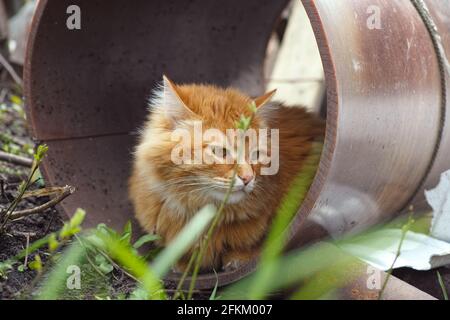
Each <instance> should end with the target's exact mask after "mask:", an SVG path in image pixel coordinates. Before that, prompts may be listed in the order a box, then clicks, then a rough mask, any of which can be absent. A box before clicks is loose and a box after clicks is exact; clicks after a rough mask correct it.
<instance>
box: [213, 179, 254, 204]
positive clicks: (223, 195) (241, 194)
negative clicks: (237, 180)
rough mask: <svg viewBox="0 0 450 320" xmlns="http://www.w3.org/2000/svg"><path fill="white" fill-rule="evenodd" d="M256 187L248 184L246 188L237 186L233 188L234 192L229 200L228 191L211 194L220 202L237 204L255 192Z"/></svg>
mask: <svg viewBox="0 0 450 320" xmlns="http://www.w3.org/2000/svg"><path fill="white" fill-rule="evenodd" d="M253 188H254V185H253V183H252V184H248V185H245V186H237V187H235V188H233V191H232V192H231V193H230V194H229V195H228V198H227V190H226V189H224V190H223V191H222V190H213V191H212V192H211V195H212V197H213V198H214V199H216V200H218V201H225V200H227V203H228V204H235V203H238V202H240V201H242V200H244V199H245V198H246V197H247V196H248V195H249V194H250V193H251V192H252V191H253Z"/></svg>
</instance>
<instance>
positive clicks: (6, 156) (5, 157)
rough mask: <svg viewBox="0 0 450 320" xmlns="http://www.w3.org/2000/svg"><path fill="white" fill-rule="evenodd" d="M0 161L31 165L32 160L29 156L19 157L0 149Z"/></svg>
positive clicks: (24, 165) (25, 165) (23, 165)
mask: <svg viewBox="0 0 450 320" xmlns="http://www.w3.org/2000/svg"><path fill="white" fill-rule="evenodd" d="M0 161H5V162H9V163H12V164H16V165H19V166H22V167H31V166H32V165H33V160H31V159H29V158H25V157H21V156H18V155H15V154H12V153H7V152H4V151H0Z"/></svg>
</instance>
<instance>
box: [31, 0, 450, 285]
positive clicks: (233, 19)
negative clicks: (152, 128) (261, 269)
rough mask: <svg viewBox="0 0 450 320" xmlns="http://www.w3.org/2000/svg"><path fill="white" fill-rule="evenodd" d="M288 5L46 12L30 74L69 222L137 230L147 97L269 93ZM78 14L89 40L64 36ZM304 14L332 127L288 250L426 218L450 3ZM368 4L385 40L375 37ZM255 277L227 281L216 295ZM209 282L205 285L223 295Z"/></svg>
mask: <svg viewBox="0 0 450 320" xmlns="http://www.w3.org/2000/svg"><path fill="white" fill-rule="evenodd" d="M287 3H288V0H280V1H268V0H267V1H261V0H248V1H237V0H230V1H226V2H223V1H222V2H220V10H219V3H218V1H209V0H194V1H175V0H171V1H167V0H158V1H145V0H135V1H133V4H130V3H129V2H126V1H120V0H109V1H105V0H77V1H67V0H58V1H50V0H40V1H39V3H38V7H37V11H36V13H35V16H34V19H33V23H32V27H31V35H30V39H29V43H28V49H27V58H26V65H25V75H24V78H25V96H26V104H27V118H28V121H29V125H30V128H31V131H32V134H33V136H34V138H35V139H36V140H38V141H42V142H45V143H46V144H48V145H49V147H50V151H49V154H48V157H47V160H46V161H45V163H44V165H43V168H42V169H43V174H44V176H45V178H46V181H47V183H49V184H51V185H60V184H70V185H74V186H76V187H77V190H78V191H77V193H76V194H75V195H74V196H72V197H70V198H69V199H67V200H66V201H65V202H64V203H63V205H62V207H63V209H64V211H65V212H66V213H68V214H71V213H72V212H74V210H75V209H76V208H77V207H80V206H82V207H83V208H84V209H86V210H87V211H88V216H87V224H88V225H89V226H93V225H96V224H97V223H100V222H104V223H108V224H110V225H112V226H115V227H118V228H119V227H121V226H122V225H123V224H124V223H125V222H126V221H127V220H129V219H130V218H132V209H131V207H130V205H129V203H128V200H127V179H128V175H129V168H130V155H131V151H132V149H133V146H134V144H135V139H136V135H135V134H134V133H135V132H136V130H137V128H138V127H139V126H140V125H141V124H142V121H143V119H144V118H145V116H146V112H147V111H146V100H147V97H148V95H149V93H150V90H151V88H152V87H153V86H154V84H155V83H156V82H158V81H160V78H161V75H162V74H163V73H167V74H170V76H171V77H172V78H173V79H175V80H176V81H179V82H208V83H214V84H218V85H221V86H235V87H238V88H240V89H242V90H244V91H245V92H247V93H249V94H250V95H257V94H260V93H262V92H263V90H264V79H263V65H264V59H265V53H266V46H267V42H268V39H269V36H270V34H271V32H272V30H273V28H274V26H275V24H276V21H277V19H278V17H279V15H280V13H281V11H282V10H283V8H284V7H285V6H286V5H287ZM71 4H77V5H78V6H79V7H80V8H81V10H82V28H81V30H69V29H68V28H66V27H65V24H66V18H67V14H66V8H67V7H68V6H69V5H71ZM303 4H304V6H305V9H306V11H307V14H308V17H309V19H310V21H311V24H312V27H313V29H314V33H315V37H316V41H317V44H318V46H319V50H320V54H321V58H322V63H323V68H324V71H325V77H326V95H327V125H326V138H325V144H324V150H323V154H322V157H321V161H320V165H319V169H318V172H317V174H316V178H315V180H314V182H313V185H312V187H311V189H310V190H309V193H308V195H307V198H306V199H305V201H304V203H303V205H302V206H301V208H300V209H299V212H298V214H297V216H296V218H295V219H294V221H293V223H292V227H291V245H293V246H295V245H298V244H299V243H301V242H303V241H304V240H305V238H307V237H312V238H314V237H316V238H317V237H320V236H323V235H324V234H330V235H332V236H340V235H343V234H347V233H349V232H357V231H359V230H363V229H364V228H367V227H369V226H372V225H374V224H376V223H378V222H380V221H384V220H386V219H389V218H391V217H393V216H394V215H395V214H397V213H398V212H401V211H402V210H404V209H405V208H406V207H408V205H410V204H415V205H417V206H422V205H424V197H423V190H424V189H425V188H430V187H433V186H434V185H436V184H437V181H438V178H439V175H440V173H441V172H443V171H445V170H448V169H450V160H449V159H450V129H449V124H450V113H449V112H448V109H449V103H450V102H449V101H450V98H449V96H448V95H449V91H450V87H449V80H450V79H449V63H448V61H449V59H448V57H450V3H448V2H445V1H440V0H424V1H423V3H422V5H423V6H424V7H425V9H426V10H425V12H424V11H421V10H419V9H420V8H417V7H416V6H415V5H414V2H413V1H412V0H396V1H386V0H343V1H334V0H303ZM371 6H376V7H377V8H379V10H380V13H381V15H380V17H381V23H382V25H381V28H380V29H369V28H368V27H367V19H368V14H367V12H368V8H369V7H371ZM422 9H424V8H422ZM424 17H425V18H426V17H428V18H429V19H431V21H432V22H433V23H434V26H435V32H431V28H430V25H429V24H428V25H427V23H426V21H427V20H426V19H424ZM428 23H429V21H428ZM433 30H434V29H433ZM305 226H308V227H305ZM311 230H315V231H317V230H319V231H320V232H311ZM322 231H323V232H322ZM253 267H254V263H253V264H250V265H249V266H247V267H244V268H242V269H240V270H236V271H234V272H231V273H226V274H224V275H221V278H220V279H221V284H225V283H228V282H231V281H235V280H237V279H239V278H240V277H242V276H244V275H245V274H247V273H248V272H249V271H251V269H252V268H253ZM212 277H213V278H211V277H210V276H208V275H204V276H203V278H202V280H201V282H200V284H199V287H208V286H211V284H212V285H214V284H215V277H214V276H212ZM211 279H212V280H211ZM202 281H203V282H202Z"/></svg>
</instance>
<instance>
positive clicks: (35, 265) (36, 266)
mask: <svg viewBox="0 0 450 320" xmlns="http://www.w3.org/2000/svg"><path fill="white" fill-rule="evenodd" d="M28 267H29V268H30V269H31V270H36V271H38V272H41V270H42V260H41V257H40V256H39V255H38V254H36V255H35V256H34V261H32V262H30V263H29V264H28Z"/></svg>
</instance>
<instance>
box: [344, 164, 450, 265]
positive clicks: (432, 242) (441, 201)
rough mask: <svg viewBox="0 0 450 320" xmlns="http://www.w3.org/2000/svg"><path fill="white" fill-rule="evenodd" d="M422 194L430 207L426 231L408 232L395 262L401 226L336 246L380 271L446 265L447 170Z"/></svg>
mask: <svg viewBox="0 0 450 320" xmlns="http://www.w3.org/2000/svg"><path fill="white" fill-rule="evenodd" d="M425 196H426V199H427V201H428V203H429V204H430V206H431V207H432V209H433V219H432V223H431V228H430V234H429V235H426V234H421V233H416V232H412V231H408V232H407V233H406V234H405V238H404V241H403V243H402V246H401V250H400V255H399V256H398V258H397V260H396V261H395V258H396V256H397V253H398V247H399V243H400V241H401V237H402V230H401V229H385V230H379V231H375V232H371V233H368V234H366V235H362V236H360V237H357V238H356V239H353V240H350V241H348V242H345V243H342V244H341V245H340V247H341V248H342V249H343V250H345V251H347V252H348V253H350V254H352V255H354V256H357V257H358V258H360V259H361V260H363V261H365V262H366V263H368V264H370V265H372V266H374V267H376V268H379V269H381V270H389V269H390V268H391V267H393V268H394V269H395V268H402V267H409V268H413V269H416V270H430V269H434V268H438V267H441V266H445V265H450V171H447V172H444V173H443V174H442V176H441V180H440V182H439V184H438V186H437V187H436V188H435V189H433V190H429V191H426V192H425ZM394 261H395V264H394V265H393V266H392V264H393V263H394Z"/></svg>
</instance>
